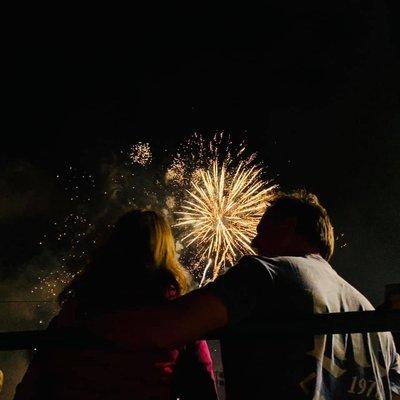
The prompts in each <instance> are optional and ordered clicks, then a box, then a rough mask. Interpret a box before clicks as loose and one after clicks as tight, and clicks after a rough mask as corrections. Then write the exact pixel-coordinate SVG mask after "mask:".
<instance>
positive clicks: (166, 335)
mask: <svg viewBox="0 0 400 400" xmlns="http://www.w3.org/2000/svg"><path fill="white" fill-rule="evenodd" d="M227 323H228V311H227V308H226V306H225V305H224V303H223V302H222V301H221V300H220V298H219V297H218V296H216V295H215V294H214V293H213V292H212V291H210V290H207V289H204V288H203V289H198V290H195V291H193V292H192V293H189V294H188V295H186V296H183V297H181V298H179V299H177V300H173V301H170V302H168V303H165V304H162V305H159V306H155V307H148V308H142V309H137V310H129V311H121V312H116V313H113V314H107V315H104V316H102V317H99V318H97V319H94V320H92V321H90V322H89V329H91V330H92V331H93V332H94V333H95V334H98V335H99V336H101V337H103V338H105V339H108V340H111V341H112V342H114V343H117V344H120V345H121V346H124V347H129V348H145V347H158V348H162V349H165V348H169V347H172V346H176V345H179V344H184V343H189V342H193V341H195V340H197V339H199V338H201V337H203V336H204V335H205V334H207V333H208V332H211V331H213V330H215V329H218V328H222V327H224V326H226V325H227Z"/></svg>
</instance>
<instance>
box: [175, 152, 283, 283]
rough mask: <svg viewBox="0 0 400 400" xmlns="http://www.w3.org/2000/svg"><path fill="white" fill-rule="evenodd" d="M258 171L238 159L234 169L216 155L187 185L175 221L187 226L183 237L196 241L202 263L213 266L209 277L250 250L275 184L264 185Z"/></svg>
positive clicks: (188, 243) (214, 275)
mask: <svg viewBox="0 0 400 400" xmlns="http://www.w3.org/2000/svg"><path fill="white" fill-rule="evenodd" d="M261 175H262V168H260V167H259V166H257V165H253V166H251V165H249V163H248V162H240V163H239V165H238V167H237V168H236V169H235V168H233V167H232V166H231V164H230V162H222V163H221V164H220V165H219V163H218V161H217V160H216V159H215V160H214V161H212V163H211V167H210V168H209V169H208V170H204V169H203V170H201V171H200V179H199V180H197V181H192V183H191V188H190V190H187V194H188V196H187V199H186V200H185V201H184V202H183V205H182V211H179V212H178V214H179V217H178V221H177V224H176V225H177V226H183V227H185V228H186V229H187V230H188V231H189V233H187V234H185V236H184V237H183V238H182V241H183V242H184V243H185V242H186V245H187V246H196V252H197V255H198V256H199V257H200V258H201V259H202V260H204V261H205V262H206V263H207V269H208V268H209V267H212V277H213V279H215V278H216V277H217V276H218V274H219V272H220V271H221V269H222V268H223V267H224V266H225V265H226V264H229V265H232V264H233V263H234V262H235V261H236V260H237V258H238V257H239V256H240V255H243V254H254V251H253V249H252V248H251V245H250V243H251V239H252V238H253V236H254V234H255V232H256V227H257V224H258V222H259V220H260V217H261V216H262V214H263V212H264V211H265V208H266V206H267V205H268V203H269V201H270V199H271V197H272V195H273V190H274V189H275V187H276V185H269V186H268V184H267V183H266V182H264V181H263V179H262V177H261ZM210 262H211V264H210ZM203 280H204V279H203Z"/></svg>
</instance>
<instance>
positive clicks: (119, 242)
mask: <svg viewBox="0 0 400 400" xmlns="http://www.w3.org/2000/svg"><path fill="white" fill-rule="evenodd" d="M157 271H160V272H165V273H166V274H167V275H170V276H171V278H173V279H174V280H175V281H176V284H177V286H178V287H177V289H178V290H179V292H180V293H182V294H183V293H185V292H187V291H188V289H189V278H188V277H189V274H188V273H187V271H186V270H185V269H184V268H183V267H182V266H181V265H180V263H179V262H178V260H177V256H176V251H175V241H174V237H173V235H172V231H171V228H170V226H169V224H168V223H167V221H166V220H165V218H164V217H163V216H161V215H160V214H159V213H157V212H155V211H148V210H133V211H130V212H128V213H126V214H125V215H123V216H122V217H121V218H119V220H118V221H117V222H116V223H115V225H114V227H113V229H112V231H111V233H110V235H109V237H108V239H107V240H106V241H105V242H104V244H103V245H102V246H100V247H99V248H98V249H97V251H96V252H95V254H94V256H93V259H92V262H91V264H90V265H89V266H88V267H87V270H86V271H85V272H84V273H83V274H82V275H81V276H78V278H77V280H76V281H75V282H73V283H72V285H71V286H70V287H69V288H67V289H66V291H76V288H77V287H79V286H81V287H82V286H86V284H88V283H89V286H92V285H91V284H90V281H95V280H96V281H97V280H101V279H102V278H104V277H109V281H110V285H112V281H113V276H114V277H115V278H116V279H117V280H121V282H123V281H122V280H125V281H136V282H137V280H138V279H135V278H139V279H140V276H143V275H144V274H147V273H148V272H157ZM81 281H84V283H85V285H80V284H79V282H81ZM92 283H93V284H94V283H95V282H92ZM64 292H65V291H64ZM64 299H65V293H64V295H63V294H62V295H61V297H60V300H61V301H63V300H64Z"/></svg>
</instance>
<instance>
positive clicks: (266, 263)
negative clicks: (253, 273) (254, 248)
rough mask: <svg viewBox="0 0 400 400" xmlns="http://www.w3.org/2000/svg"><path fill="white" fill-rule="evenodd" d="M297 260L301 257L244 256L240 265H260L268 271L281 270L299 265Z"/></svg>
mask: <svg viewBox="0 0 400 400" xmlns="http://www.w3.org/2000/svg"><path fill="white" fill-rule="evenodd" d="M297 258H299V257H289V256H279V257H264V256H258V255H245V256H243V257H242V258H241V259H240V260H239V262H238V264H239V265H259V266H263V267H264V268H267V269H273V270H274V269H279V268H284V267H289V266H291V265H294V264H296V263H298V260H297Z"/></svg>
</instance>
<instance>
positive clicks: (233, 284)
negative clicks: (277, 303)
mask: <svg viewBox="0 0 400 400" xmlns="http://www.w3.org/2000/svg"><path fill="white" fill-rule="evenodd" d="M275 280H276V271H275V270H274V269H273V268H272V266H270V265H268V263H267V262H266V261H261V260H259V259H257V258H256V257H252V256H245V257H243V258H242V259H241V260H240V261H239V262H238V264H236V265H235V266H233V267H232V268H230V269H229V270H228V271H227V272H226V273H225V274H224V275H222V276H220V277H218V278H217V279H216V280H215V281H214V282H212V283H209V284H208V285H206V286H205V287H204V289H206V290H210V291H211V292H213V293H214V294H215V295H216V296H218V297H219V298H220V300H221V301H222V302H223V303H224V305H225V307H226V308H227V310H228V318H229V323H230V324H231V323H237V322H240V321H242V320H244V319H246V318H248V317H250V316H251V315H252V313H253V312H254V310H255V309H256V307H257V306H258V305H260V304H262V303H264V302H265V301H266V298H267V296H269V295H270V294H271V291H272V289H273V286H274V282H275Z"/></svg>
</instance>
